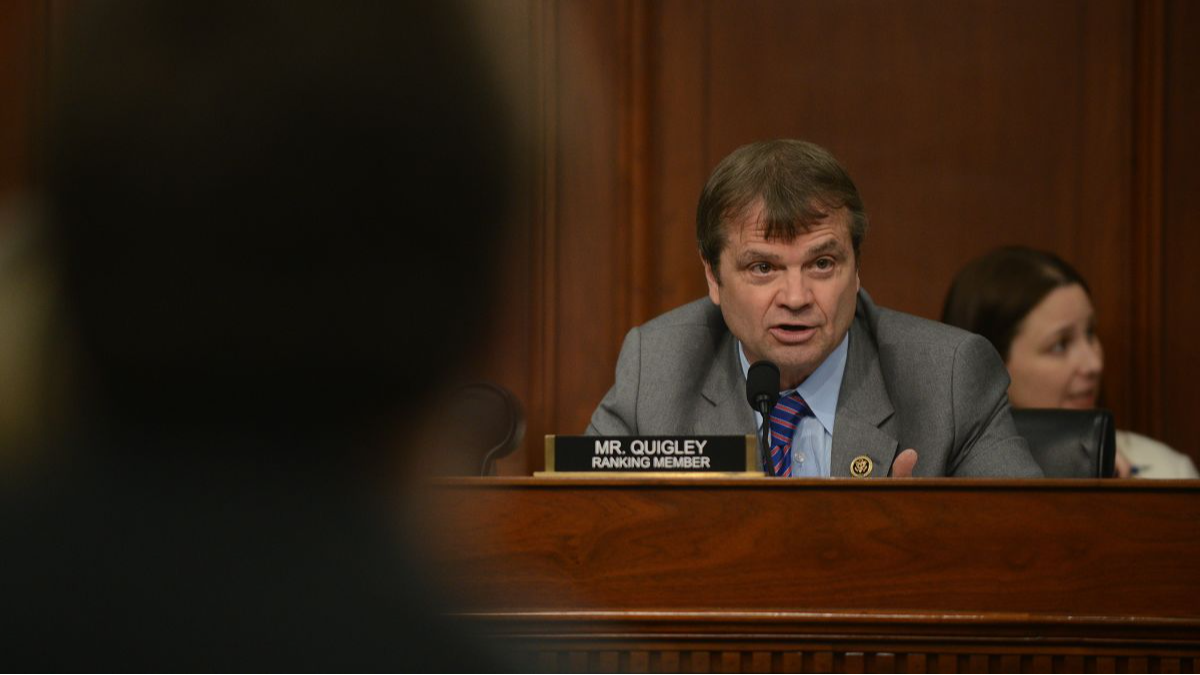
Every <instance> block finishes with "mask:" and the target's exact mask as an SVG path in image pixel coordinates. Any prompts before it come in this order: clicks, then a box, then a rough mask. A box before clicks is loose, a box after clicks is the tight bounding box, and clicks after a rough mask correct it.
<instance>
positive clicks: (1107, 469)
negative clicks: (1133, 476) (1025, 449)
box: [1013, 408, 1117, 478]
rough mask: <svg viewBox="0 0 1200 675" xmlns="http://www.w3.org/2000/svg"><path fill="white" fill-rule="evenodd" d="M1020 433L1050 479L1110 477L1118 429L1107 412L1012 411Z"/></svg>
mask: <svg viewBox="0 0 1200 675" xmlns="http://www.w3.org/2000/svg"><path fill="white" fill-rule="evenodd" d="M1013 420H1014V421H1015V422H1016V423H1017V433H1019V434H1021V435H1022V436H1024V437H1025V439H1026V440H1027V441H1029V450H1030V451H1031V452H1032V453H1033V458H1034V459H1035V460H1037V463H1038V464H1040V465H1041V467H1042V471H1044V472H1045V473H1046V477H1047V478H1111V477H1112V475H1113V469H1114V466H1115V464H1114V463H1115V461H1116V455H1117V442H1116V430H1115V429H1114V425H1113V416H1112V413H1111V412H1109V411H1107V410H1057V409H1056V410H1040V409H1032V408H1025V409H1021V410H1013Z"/></svg>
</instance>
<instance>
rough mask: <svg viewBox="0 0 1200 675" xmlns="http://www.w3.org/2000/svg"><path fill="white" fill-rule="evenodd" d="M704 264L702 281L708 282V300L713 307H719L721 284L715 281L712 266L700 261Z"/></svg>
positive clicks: (701, 260) (702, 259) (715, 277)
mask: <svg viewBox="0 0 1200 675" xmlns="http://www.w3.org/2000/svg"><path fill="white" fill-rule="evenodd" d="M700 262H702V263H704V280H705V281H707V282H708V298H709V300H712V302H713V304H714V305H717V306H718V307H720V306H721V282H720V281H719V280H718V279H717V275H716V273H714V272H713V268H712V265H709V264H708V261H707V260H705V259H704V258H701V259H700Z"/></svg>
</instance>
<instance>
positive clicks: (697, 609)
mask: <svg viewBox="0 0 1200 675" xmlns="http://www.w3.org/2000/svg"><path fill="white" fill-rule="evenodd" d="M433 492H434V494H435V495H436V496H437V497H435V498H434V501H433V502H432V503H431V506H432V507H433V508H432V510H433V511H434V512H436V513H439V514H440V515H441V517H442V518H444V520H440V521H439V530H441V531H444V532H448V533H452V537H451V538H450V541H446V542H444V544H445V547H444V548H441V549H439V550H440V551H441V552H440V553H439V554H438V555H437V556H436V557H437V559H438V565H439V568H440V569H442V570H443V571H444V574H445V577H444V579H443V581H444V582H445V584H446V585H447V586H449V587H451V588H454V589H455V590H456V591H457V592H458V594H459V600H460V602H461V603H463V604H461V605H460V608H459V610H458V612H459V613H460V614H462V615H463V616H464V617H466V618H467V619H468V620H469V621H472V622H474V623H475V624H477V625H478V626H479V627H480V629H481V630H484V631H486V632H488V633H491V634H493V635H496V636H498V637H500V638H501V642H502V643H503V644H506V645H507V646H508V647H509V648H511V649H513V650H514V651H516V652H519V653H543V654H544V653H559V652H583V653H589V654H592V655H593V657H595V658H601V659H603V662H604V663H605V664H607V665H612V664H613V663H616V665H617V668H616V669H618V670H621V671H637V672H642V671H646V670H650V671H659V672H662V671H668V670H674V669H675V668H676V667H678V668H679V669H681V670H683V671H690V672H695V671H701V672H709V671H719V672H744V671H755V672H763V671H770V672H781V671H794V670H797V669H799V670H804V671H808V672H812V671H815V672H876V671H896V670H898V671H905V672H945V671H950V672H959V671H962V672H1039V671H1041V672H1103V671H1105V670H1118V671H1120V672H1136V671H1139V670H1141V671H1147V670H1150V671H1155V672H1172V671H1174V670H1175V669H1181V670H1186V669H1187V668H1191V667H1194V664H1195V660H1196V659H1197V658H1200V568H1198V567H1197V566H1196V565H1195V564H1194V561H1195V560H1196V556H1197V554H1198V553H1200V528H1197V527H1196V525H1195V523H1196V522H1198V521H1197V518H1198V517H1200V500H1198V499H1197V497H1200V482H1193V481H1169V482H1160V483H1157V484H1155V485H1147V484H1144V483H1136V482H1120V483H1117V482H1113V481H1108V482H1105V481H1038V482H1019V481H968V480H944V481H894V482H882V481H881V482H877V483H869V484H868V483H856V482H854V481H789V482H787V483H786V484H781V483H779V482H776V481H769V480H762V479H741V480H714V481H689V480H684V479H676V480H633V481H628V482H626V481H615V480H606V481H605V480H590V481H589V480H533V479H507V480H491V481H481V480H454V481H443V482H440V483H438V484H436V485H434V486H433ZM763 514H778V517H777V518H770V519H767V518H763V517H762V516H763ZM769 521H770V522H769ZM425 543H426V544H431V540H428V539H427V540H425ZM612 654H619V655H620V656H619V657H617V658H616V660H615V661H614V660H613V658H614V657H612V656H611V655H612ZM676 659H678V660H676ZM543 663H546V662H543ZM595 663H596V661H594V660H589V661H588V665H589V667H593V666H594V664H595ZM580 665H582V662H580V663H578V664H576V665H575V666H570V665H569V664H564V663H563V662H562V661H555V662H554V664H553V667H554V668H558V669H570V670H571V671H572V672H580V670H579V666H580ZM635 666H636V667H635Z"/></svg>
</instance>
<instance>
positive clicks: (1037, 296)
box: [942, 246, 1091, 361]
mask: <svg viewBox="0 0 1200 675" xmlns="http://www.w3.org/2000/svg"><path fill="white" fill-rule="evenodd" d="M1071 284H1079V285H1080V286H1082V287H1083V290H1085V291H1087V292H1088V294H1089V295H1091V291H1090V290H1089V289H1088V285H1087V282H1086V281H1084V280H1083V277H1081V276H1079V273H1078V272H1076V271H1075V269H1074V268H1073V267H1071V266H1070V265H1068V264H1067V263H1065V262H1063V261H1062V259H1061V258H1059V257H1058V256H1056V255H1054V254H1053V253H1047V252H1045V251H1037V250H1034V249H1031V248H1024V247H1021V246H1010V247H1006V248H1000V249H996V250H994V251H992V252H990V253H987V254H985V255H983V256H981V257H979V258H976V259H975V260H972V261H971V262H970V263H969V264H967V266H966V267H964V268H963V269H962V271H960V272H959V273H958V276H956V277H955V278H954V281H953V283H951V284H950V292H949V293H948V294H947V295H946V304H945V305H944V306H943V307H942V321H943V322H944V323H948V324H950V325H951V326H958V327H959V328H963V329H965V330H969V331H971V332H972V333H978V334H980V335H982V336H983V337H985V338H987V339H988V340H989V341H990V342H991V343H992V346H994V347H995V348H996V351H997V352H999V353H1000V356H1001V357H1003V358H1004V360H1005V361H1007V360H1008V351H1009V348H1010V347H1011V346H1012V341H1013V337H1014V336H1015V335H1016V334H1017V329H1018V328H1020V326H1021V322H1022V321H1024V320H1025V317H1026V316H1027V315H1028V314H1029V312H1031V311H1033V308H1034V307H1037V305H1038V303H1040V302H1041V301H1042V299H1043V298H1045V297H1046V296H1047V295H1049V294H1050V292H1051V291H1053V290H1054V289H1056V288H1061V287H1063V286H1070V285H1071Z"/></svg>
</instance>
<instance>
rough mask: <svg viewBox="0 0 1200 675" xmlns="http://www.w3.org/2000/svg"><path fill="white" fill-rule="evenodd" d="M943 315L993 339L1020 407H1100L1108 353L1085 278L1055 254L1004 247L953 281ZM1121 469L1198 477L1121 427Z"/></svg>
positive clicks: (1185, 463)
mask: <svg viewBox="0 0 1200 675" xmlns="http://www.w3.org/2000/svg"><path fill="white" fill-rule="evenodd" d="M942 321H943V322H945V323H948V324H950V325H952V326H958V327H959V328H963V329H966V330H969V331H971V332H972V333H978V334H980V335H982V336H984V337H985V338H987V339H988V340H990V341H991V343H992V345H993V346H995V347H996V351H997V352H999V353H1000V356H1001V357H1003V358H1004V363H1005V365H1006V366H1008V372H1009V375H1010V376H1011V377H1012V384H1011V385H1010V386H1009V389H1008V397H1009V400H1010V401H1011V402H1012V405H1013V407H1014V408H1077V409H1087V408H1095V407H1096V401H1097V398H1098V397H1099V395H1100V375H1101V373H1102V372H1103V370H1104V352H1103V350H1102V349H1101V347H1100V339H1099V338H1098V337H1097V336H1096V331H1095V323H1096V322H1095V312H1094V310H1093V308H1092V300H1091V292H1090V291H1089V290H1088V285H1087V282H1085V281H1084V280H1083V277H1081V276H1079V273H1078V272H1076V271H1075V270H1074V269H1072V268H1071V266H1070V265H1068V264H1066V263H1065V262H1063V261H1062V260H1061V259H1059V258H1058V257H1057V256H1055V255H1053V254H1051V253H1046V252H1043V251H1035V250H1033V249H1028V248H1022V247H1009V248H1001V249H997V250H995V251H992V252H991V253H988V254H986V255H984V256H982V257H980V258H977V259H975V260H974V261H972V262H971V263H970V264H968V265H967V266H966V267H965V268H963V270H962V271H961V272H959V273H958V276H957V277H955V279H954V282H953V283H952V284H951V286H950V293H949V294H948V295H947V296H946V304H945V306H944V307H943V309H942ZM1116 438H1117V458H1116V467H1117V475H1118V476H1120V477H1122V478H1126V477H1130V476H1137V477H1142V478H1197V477H1200V475H1198V474H1197V472H1196V467H1195V465H1193V464H1192V461H1191V459H1189V458H1188V457H1187V456H1186V455H1183V454H1180V453H1178V452H1176V451H1174V450H1172V449H1171V448H1169V447H1167V446H1166V445H1163V444H1162V443H1159V442H1158V441H1156V440H1153V439H1151V438H1147V437H1145V436H1141V435H1139V434H1135V433H1133V432H1131V431H1121V430H1118V431H1117V433H1116Z"/></svg>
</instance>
